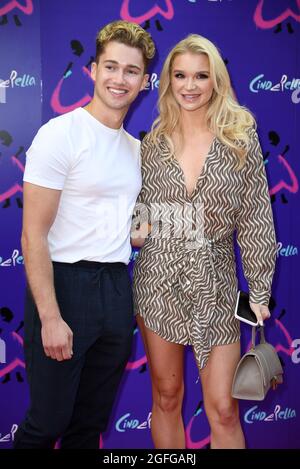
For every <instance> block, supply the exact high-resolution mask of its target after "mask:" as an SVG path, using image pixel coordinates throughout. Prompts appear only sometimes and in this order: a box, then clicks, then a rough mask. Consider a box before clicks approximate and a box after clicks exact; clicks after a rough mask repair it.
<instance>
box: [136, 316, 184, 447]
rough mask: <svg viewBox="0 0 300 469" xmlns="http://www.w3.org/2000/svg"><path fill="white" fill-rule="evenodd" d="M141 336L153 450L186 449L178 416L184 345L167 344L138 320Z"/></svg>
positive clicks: (180, 418)
mask: <svg viewBox="0 0 300 469" xmlns="http://www.w3.org/2000/svg"><path fill="white" fill-rule="evenodd" d="M137 323H138V325H139V329H140V331H141V333H142V337H143V341H144V345H145V351H146V354H147V359H148V364H149V367H150V373H151V381H152V398H153V407H152V419H151V433H152V439H153V443H154V446H155V448H166V449H170V448H185V433H184V426H183V420H182V415H181V409H182V400H183V393H184V383H183V355H184V345H180V344H175V343H172V342H168V341H166V340H164V339H162V338H161V337H159V336H158V335H157V334H156V333H155V332H153V331H151V330H150V329H148V328H147V327H146V326H145V324H144V321H143V319H142V317H141V316H139V315H137Z"/></svg>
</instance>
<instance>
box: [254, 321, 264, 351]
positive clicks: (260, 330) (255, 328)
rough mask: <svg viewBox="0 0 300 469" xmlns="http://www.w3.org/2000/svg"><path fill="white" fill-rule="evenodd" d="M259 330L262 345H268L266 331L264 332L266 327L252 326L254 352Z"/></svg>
mask: <svg viewBox="0 0 300 469" xmlns="http://www.w3.org/2000/svg"><path fill="white" fill-rule="evenodd" d="M257 329H258V330H259V332H260V343H261V344H265V343H266V339H265V331H264V326H258V327H256V326H252V345H251V349H252V350H254V349H255V339H256V331H257Z"/></svg>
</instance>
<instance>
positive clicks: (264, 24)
mask: <svg viewBox="0 0 300 469" xmlns="http://www.w3.org/2000/svg"><path fill="white" fill-rule="evenodd" d="M264 1H265V0H259V2H258V5H257V7H256V9H255V12H254V16H253V19H254V23H255V24H256V26H258V27H259V28H261V29H271V28H274V26H276V25H277V24H278V23H282V21H284V20H286V19H287V18H288V17H289V16H291V17H292V18H294V20H296V21H298V22H300V0H296V2H297V6H298V8H299V15H297V14H296V13H294V12H293V11H292V10H291V9H290V8H287V9H286V10H285V11H284V12H283V13H281V15H278V16H277V17H276V18H273V19H272V20H265V19H264V18H263V4H264Z"/></svg>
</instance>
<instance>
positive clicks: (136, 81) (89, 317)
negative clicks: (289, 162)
mask: <svg viewBox="0 0 300 469" xmlns="http://www.w3.org/2000/svg"><path fill="white" fill-rule="evenodd" d="M154 53H155V46H154V44H153V41H152V39H151V37H150V35H149V34H148V33H147V32H146V31H144V30H143V29H142V28H141V27H140V26H138V25H136V24H133V23H129V22H125V21H116V22H113V23H110V24H108V25H107V26H105V27H104V28H103V29H102V30H101V31H100V32H99V34H98V36H97V41H96V59H95V62H94V63H93V64H92V78H93V80H94V82H95V88H94V96H93V99H92V101H91V102H90V103H89V104H88V106H86V107H85V108H78V109H75V110H74V111H72V112H70V113H68V114H65V115H62V116H59V117H57V118H55V119H52V120H50V121H49V122H48V123H47V124H45V125H44V126H42V127H41V129H40V130H39V132H38V134H37V135H36V137H35V138H34V140H33V143H32V145H31V147H30V149H29V150H28V153H27V163H26V170H25V174H24V220H23V233H22V247H23V254H24V258H25V268H26V274H27V279H28V284H29V288H28V289H27V295H26V306H25V357H26V366H27V375H28V381H29V385H30V397H31V404H30V408H29V410H28V411H27V413H26V417H25V419H24V421H23V422H22V423H21V425H20V427H19V429H18V431H17V433H16V436H15V443H14V447H15V448H16V449H22V448H53V447H54V445H55V442H56V440H57V439H58V438H61V448H68V449H69V448H70V449H71V448H72V449H73V448H98V447H99V437H100V434H101V433H102V432H103V431H105V429H106V426H107V422H108V418H109V415H110V411H111V408H112V405H113V402H114V398H115V395H116V392H117V388H118V385H119V382H120V379H121V376H122V373H123V371H124V368H125V365H126V362H127V360H128V357H129V354H130V350H131V341H132V335H133V308H132V294H131V286H130V280H129V277H128V272H127V267H126V265H127V264H128V262H129V256H130V252H131V248H130V238H129V229H130V221H131V216H132V210H133V207H134V204H135V200H136V197H137V195H138V193H139V190H140V187H141V175H140V160H139V147H140V142H139V141H138V140H136V139H135V138H134V137H132V136H131V135H129V134H128V133H127V132H126V131H125V130H124V128H123V125H122V123H123V120H124V118H125V116H126V113H127V111H128V109H129V106H130V104H131V103H132V102H133V101H134V100H135V98H136V97H137V95H138V93H139V92H140V91H141V90H143V89H144V87H145V85H146V83H147V79H148V75H147V74H146V68H147V65H148V62H149V60H150V59H151V58H152V57H153V55H154Z"/></svg>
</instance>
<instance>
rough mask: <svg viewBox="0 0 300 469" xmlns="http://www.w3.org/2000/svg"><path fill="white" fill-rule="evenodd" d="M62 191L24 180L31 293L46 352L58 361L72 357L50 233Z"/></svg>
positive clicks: (24, 235) (25, 249)
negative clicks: (59, 301)
mask: <svg viewBox="0 0 300 469" xmlns="http://www.w3.org/2000/svg"><path fill="white" fill-rule="evenodd" d="M60 195H61V191H60V190H54V189H47V188H45V187H41V186H37V185H35V184H31V183H27V182H25V183H24V212H23V231H22V250H23V256H24V261H25V269H26V274H27V279H28V283H29V286H30V290H31V293H32V295H33V298H34V301H35V303H36V306H37V309H38V312H39V316H40V320H41V323H42V331H41V334H42V342H43V347H44V351H45V354H46V355H47V356H48V357H51V358H53V359H56V360H58V361H62V360H67V359H70V358H71V357H72V346H73V334H72V331H71V329H70V328H69V326H68V325H67V323H66V322H65V321H64V320H63V319H62V317H61V314H60V311H59V307H58V304H57V300H56V295H55V290H54V282H53V267H52V262H51V259H50V253H49V247H48V240H47V237H48V232H49V230H50V228H51V226H52V224H53V222H54V220H55V217H56V213H57V209H58V204H59V199H60Z"/></svg>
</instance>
